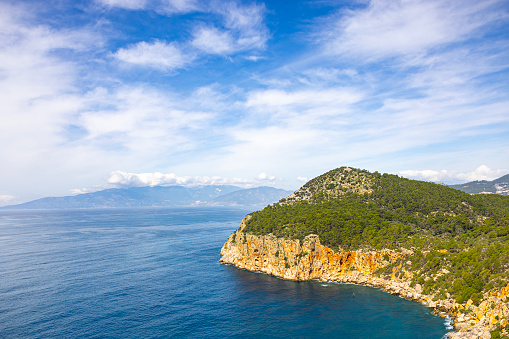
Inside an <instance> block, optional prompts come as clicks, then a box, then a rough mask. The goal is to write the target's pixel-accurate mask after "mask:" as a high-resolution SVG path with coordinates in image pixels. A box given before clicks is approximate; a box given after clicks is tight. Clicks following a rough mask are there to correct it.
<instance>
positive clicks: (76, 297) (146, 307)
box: [0, 207, 447, 338]
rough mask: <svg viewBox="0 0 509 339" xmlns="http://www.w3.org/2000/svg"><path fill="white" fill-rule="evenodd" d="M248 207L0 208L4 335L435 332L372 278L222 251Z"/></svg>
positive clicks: (433, 319)
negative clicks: (274, 270) (286, 267)
mask: <svg viewBox="0 0 509 339" xmlns="http://www.w3.org/2000/svg"><path fill="white" fill-rule="evenodd" d="M251 211H252V210H251V209H246V208H218V207H217V208H157V209H152V208H145V209H128V210H127V209H126V210H121V209H96V210H72V211H64V210H61V211H2V212H0V336H1V337H3V338H168V337H174V338H213V337H222V338H241V337H242V338H259V337H266V338H271V337H272V338H323V337H324V336H327V337H334V338H441V337H442V336H443V335H444V334H445V333H446V331H447V330H446V327H445V325H444V319H442V318H440V317H437V316H435V315H432V314H431V310H430V309H429V308H427V307H425V306H423V305H420V304H418V303H415V302H410V301H407V300H403V299H401V298H398V297H394V296H391V295H390V294H388V293H384V292H381V291H379V290H377V289H374V288H368V287H362V286H354V285H340V284H324V283H320V282H318V281H308V282H292V281H284V280H281V279H277V278H274V277H271V276H267V275H264V274H257V273H252V272H247V271H243V270H238V269H236V268H234V267H231V266H227V265H222V264H220V263H219V262H218V260H219V251H220V249H221V246H222V245H223V243H224V242H225V241H226V239H227V237H228V236H229V235H230V234H231V233H232V232H233V231H234V230H235V229H237V228H238V226H239V223H240V221H241V220H242V217H243V216H244V215H246V214H247V213H249V212H251Z"/></svg>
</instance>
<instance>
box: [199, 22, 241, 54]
mask: <svg viewBox="0 0 509 339" xmlns="http://www.w3.org/2000/svg"><path fill="white" fill-rule="evenodd" d="M193 36H194V38H193V41H192V42H191V44H192V45H193V46H194V47H196V48H198V49H200V50H202V51H204V52H206V53H209V54H229V53H232V52H233V51H234V50H235V49H236V47H235V42H234V40H233V37H232V36H231V33H230V32H228V31H221V30H219V29H217V28H215V27H200V28H198V29H197V30H195V32H194V33H193Z"/></svg>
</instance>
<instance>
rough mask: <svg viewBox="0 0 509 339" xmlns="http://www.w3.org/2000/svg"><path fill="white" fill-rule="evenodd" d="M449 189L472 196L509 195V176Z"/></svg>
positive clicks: (468, 183) (472, 182)
mask: <svg viewBox="0 0 509 339" xmlns="http://www.w3.org/2000/svg"><path fill="white" fill-rule="evenodd" d="M449 187H452V188H455V189H457V190H460V191H463V192H466V193H470V194H490V193H491V194H502V195H509V174H506V175H504V176H503V177H500V178H498V179H495V180H492V181H487V180H481V181H471V182H467V183H465V184H459V185H449Z"/></svg>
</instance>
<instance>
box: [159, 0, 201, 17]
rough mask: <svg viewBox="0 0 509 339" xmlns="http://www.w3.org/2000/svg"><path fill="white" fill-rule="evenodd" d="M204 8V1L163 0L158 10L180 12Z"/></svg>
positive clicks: (167, 12) (171, 12)
mask: <svg viewBox="0 0 509 339" xmlns="http://www.w3.org/2000/svg"><path fill="white" fill-rule="evenodd" d="M202 8H203V2H200V1H198V0H162V1H161V4H160V5H159V7H158V8H157V10H158V11H160V12H162V13H165V14H180V13H189V12H194V11H201V10H202Z"/></svg>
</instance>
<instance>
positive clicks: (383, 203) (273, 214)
mask: <svg viewBox="0 0 509 339" xmlns="http://www.w3.org/2000/svg"><path fill="white" fill-rule="evenodd" d="M245 232H247V233H251V234H256V235H262V234H269V233H272V234H274V235H276V236H277V237H284V238H291V239H295V238H298V239H303V238H304V237H305V236H306V235H308V234H318V235H319V236H320V240H321V243H322V244H324V245H326V246H328V247H330V248H333V249H345V250H357V249H381V248H390V249H395V250H398V249H401V248H402V247H403V248H407V249H412V250H414V251H415V252H416V254H417V255H416V256H414V257H413V258H414V259H412V261H408V262H406V263H403V265H406V266H408V267H407V268H408V270H412V271H414V272H421V270H422V272H427V273H429V274H433V272H434V270H436V271H437V272H438V270H439V269H445V268H447V270H448V272H450V273H451V274H447V275H446V274H441V275H438V278H436V279H433V280H432V282H431V281H430V280H429V279H428V280H427V281H426V283H427V287H428V288H430V289H434V290H435V289H436V291H435V292H437V291H438V289H440V288H442V287H443V286H442V282H443V283H444V286H449V285H450V288H451V290H450V291H449V292H450V293H451V294H454V295H457V294H458V293H459V291H460V290H461V289H463V290H464V289H465V288H466V287H472V289H470V290H468V291H469V292H468V293H470V295H474V294H475V293H481V292H482V291H484V290H485V289H486V287H492V285H490V284H495V285H496V284H497V283H500V284H501V283H502V282H503V281H505V280H507V278H508V268H509V266H508V263H509V197H507V196H501V195H470V194H467V193H465V192H462V191H459V190H456V189H453V188H450V187H447V186H444V185H439V184H434V183H429V182H423V181H416V180H409V179H405V178H400V177H398V176H396V175H391V174H380V173H378V172H374V173H370V172H368V171H365V170H359V169H353V168H348V167H341V168H338V169H335V170H332V171H330V172H327V173H325V174H323V175H321V176H319V177H317V178H315V179H313V180H311V181H309V182H308V183H307V184H305V185H304V186H303V187H302V188H301V189H299V190H298V191H296V192H295V193H294V194H292V195H291V196H289V197H288V198H286V199H282V200H281V201H280V202H279V203H276V204H273V205H270V206H267V207H266V208H264V209H263V210H261V211H258V212H254V213H252V218H251V219H250V220H249V221H248V222H247V225H246V228H245ZM423 252H424V253H428V254H427V255H426V257H425V258H424V257H423V256H419V253H421V254H422V253H423ZM416 258H417V259H416ZM419 258H420V259H419ZM424 267H425V269H424ZM423 274H424V273H423ZM463 274H465V275H468V276H465V277H463ZM419 276H420V275H419V274H416V275H415V279H419ZM422 277H423V275H421V278H422ZM458 278H462V279H463V280H462V281H461V283H458V284H460V285H462V287H461V288H460V286H459V285H458V286H456V287H455V288H457V289H458V291H453V290H452V286H453V283H454V282H455V281H456V279H458ZM444 279H445V280H444ZM476 279H477V280H476ZM442 280H443V281H442ZM474 280H475V282H474ZM428 281H430V282H428ZM446 282H447V283H446ZM414 283H415V281H414ZM422 283H424V281H422ZM448 284H449V285H448ZM444 288H445V287H444ZM468 293H467V294H468ZM470 295H468V297H469V296H470ZM464 297H465V296H464ZM478 297H480V296H479V295H478Z"/></svg>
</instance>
